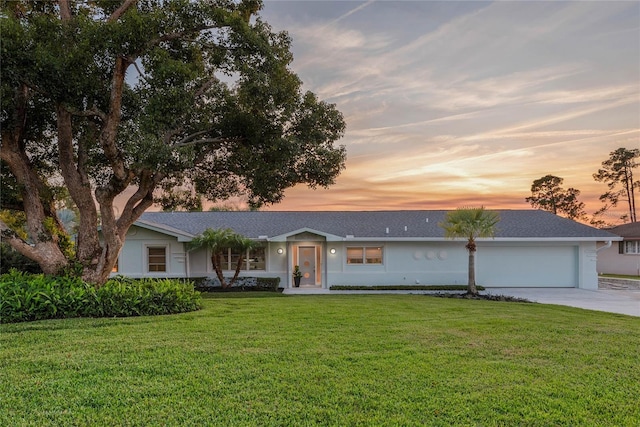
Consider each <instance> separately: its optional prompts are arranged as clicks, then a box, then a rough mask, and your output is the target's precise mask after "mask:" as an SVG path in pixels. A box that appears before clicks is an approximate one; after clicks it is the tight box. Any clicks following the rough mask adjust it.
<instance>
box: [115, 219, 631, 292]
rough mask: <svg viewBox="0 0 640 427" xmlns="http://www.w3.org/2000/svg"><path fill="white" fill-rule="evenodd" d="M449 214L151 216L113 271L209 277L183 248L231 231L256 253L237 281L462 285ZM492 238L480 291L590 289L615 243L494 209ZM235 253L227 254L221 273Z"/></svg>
mask: <svg viewBox="0 0 640 427" xmlns="http://www.w3.org/2000/svg"><path fill="white" fill-rule="evenodd" d="M446 212H447V211H440V210H439V211H373V212H260V211H257V212H150V213H145V214H144V215H143V216H142V217H141V218H140V220H139V221H137V222H136V223H135V225H134V226H132V227H131V229H130V231H129V233H128V234H127V238H126V243H125V245H124V247H123V249H122V252H121V253H120V257H119V262H118V266H117V273H118V274H123V275H127V276H131V277H202V276H211V277H213V276H215V273H214V271H213V269H212V267H211V262H210V255H211V254H210V253H208V251H207V250H206V249H199V250H194V251H189V250H188V242H189V241H190V240H191V239H192V238H193V237H194V236H196V235H198V234H200V233H202V232H203V231H204V230H205V229H207V228H213V229H217V228H231V229H233V230H234V231H235V232H237V233H239V234H242V235H244V236H246V237H250V238H252V239H255V240H257V241H259V242H262V246H261V248H259V249H256V250H254V251H251V252H250V253H249V254H248V257H247V260H248V262H247V263H246V265H245V267H244V269H243V272H242V275H244V276H253V277H280V279H281V282H280V286H281V287H285V288H289V287H292V282H293V280H292V277H291V273H292V270H293V267H294V265H299V266H300V269H301V270H302V273H303V278H302V283H301V286H303V287H317V288H329V287H330V286H332V285H383V284H386V285H409V284H466V283H467V264H468V256H467V251H466V249H465V244H466V242H465V241H463V240H450V239H446V238H445V237H444V231H443V230H442V228H441V227H439V226H438V223H439V222H441V221H443V220H444V218H445V215H446ZM499 213H500V217H501V221H500V222H499V223H498V226H497V227H498V232H497V234H496V237H495V239H479V240H478V252H477V255H476V280H477V283H478V284H480V285H483V286H486V287H507V286H508V287H511V286H521V287H580V288H585V289H597V286H598V279H597V272H596V258H597V248H598V247H602V246H605V245H606V244H608V242H612V241H617V240H620V237H618V236H616V235H614V234H611V233H609V232H607V231H603V230H598V229H596V228H592V227H589V226H586V225H583V224H579V223H577V222H574V221H571V220H568V219H565V218H561V217H559V216H556V215H553V214H551V213H549V212H545V211H539V210H502V211H499ZM235 259H237V254H233V253H231V251H227V254H226V257H225V262H226V263H227V270H228V271H227V272H226V275H229V276H231V275H232V274H233V272H232V271H231V270H232V269H233V266H234V260H235Z"/></svg>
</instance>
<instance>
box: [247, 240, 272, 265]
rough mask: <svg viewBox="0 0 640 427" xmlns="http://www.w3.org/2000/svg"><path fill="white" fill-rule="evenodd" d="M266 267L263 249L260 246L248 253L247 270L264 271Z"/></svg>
mask: <svg viewBox="0 0 640 427" xmlns="http://www.w3.org/2000/svg"><path fill="white" fill-rule="evenodd" d="M266 265H267V264H266V259H265V256H264V247H262V246H261V247H259V248H255V249H252V250H250V251H249V256H248V257H247V270H265V269H266Z"/></svg>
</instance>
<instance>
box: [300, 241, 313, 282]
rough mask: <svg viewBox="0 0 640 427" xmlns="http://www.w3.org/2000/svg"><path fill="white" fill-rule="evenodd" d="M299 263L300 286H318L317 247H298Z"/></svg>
mask: <svg viewBox="0 0 640 427" xmlns="http://www.w3.org/2000/svg"><path fill="white" fill-rule="evenodd" d="M298 262H299V263H300V264H299V265H300V272H302V279H300V286H304V285H306V286H315V285H316V247H315V246H300V247H298Z"/></svg>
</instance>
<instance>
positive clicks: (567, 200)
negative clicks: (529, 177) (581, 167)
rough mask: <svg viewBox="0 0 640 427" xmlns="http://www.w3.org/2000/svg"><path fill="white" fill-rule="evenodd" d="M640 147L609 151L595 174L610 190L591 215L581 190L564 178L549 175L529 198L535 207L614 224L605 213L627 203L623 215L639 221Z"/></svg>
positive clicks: (535, 184) (538, 181) (596, 223)
mask: <svg viewBox="0 0 640 427" xmlns="http://www.w3.org/2000/svg"><path fill="white" fill-rule="evenodd" d="M638 159H640V149H637V148H635V149H627V148H618V149H617V150H615V151H612V152H611V153H609V158H608V159H607V160H605V161H603V162H602V167H601V168H600V169H598V172H596V173H594V174H593V179H595V180H596V181H598V182H602V183H605V184H607V188H608V191H606V192H605V193H604V194H602V195H601V196H600V201H602V202H603V203H604V205H603V206H602V208H600V209H598V210H597V211H596V212H595V213H593V214H592V215H591V216H589V215H588V214H587V212H586V211H585V205H584V203H583V202H581V201H579V200H578V196H579V195H580V190H577V189H575V188H572V187H570V188H567V189H565V188H563V187H562V183H563V182H564V180H563V178H560V177H558V176H555V175H545V176H543V177H541V178H539V179H536V180H534V181H533V184H531V196H530V197H527V198H525V200H526V201H527V202H529V203H530V204H531V206H533V207H534V208H539V209H543V210H546V211H549V212H553V213H554V214H556V215H561V216H564V217H567V218H569V219H573V220H578V221H588V222H589V223H590V224H591V225H593V226H596V227H606V226H610V225H611V224H609V223H608V222H607V221H605V220H604V219H603V214H604V213H605V212H606V211H608V210H609V209H610V208H612V207H617V206H618V205H625V207H626V212H625V213H624V214H623V215H621V216H620V219H621V220H622V221H624V222H636V221H638V216H637V208H636V195H637V193H638V192H639V191H640V180H638V179H637V175H636V177H635V178H634V176H633V172H634V170H635V169H636V168H637V167H638V165H640V163H639V162H638Z"/></svg>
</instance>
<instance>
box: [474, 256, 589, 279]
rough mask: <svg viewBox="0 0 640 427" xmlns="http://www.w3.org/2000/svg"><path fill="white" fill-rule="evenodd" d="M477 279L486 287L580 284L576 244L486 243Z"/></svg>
mask: <svg viewBox="0 0 640 427" xmlns="http://www.w3.org/2000/svg"><path fill="white" fill-rule="evenodd" d="M476 272H477V273H476V281H477V283H478V284H479V285H482V286H487V287H555V288H557V287H570V288H573V287H577V285H578V247H577V246H569V245H567V246H523V245H509V246H502V245H500V246H496V245H491V246H489V245H486V246H485V245H483V246H478V252H477V253H476Z"/></svg>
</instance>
